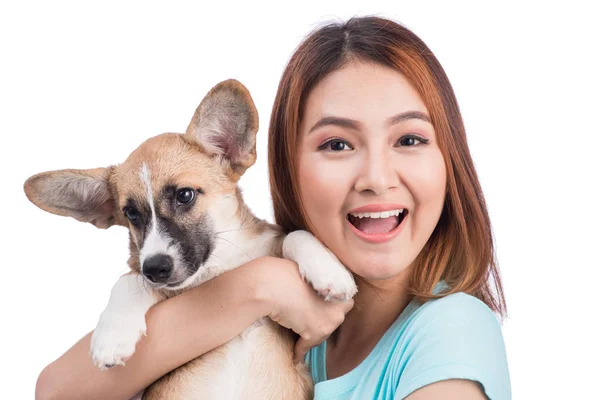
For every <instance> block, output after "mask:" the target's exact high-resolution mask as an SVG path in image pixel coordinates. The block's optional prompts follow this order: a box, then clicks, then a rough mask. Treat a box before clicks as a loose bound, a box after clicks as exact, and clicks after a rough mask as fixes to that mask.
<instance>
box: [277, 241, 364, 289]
mask: <svg viewBox="0 0 600 400" xmlns="http://www.w3.org/2000/svg"><path fill="white" fill-rule="evenodd" d="M283 256H284V257H285V258H287V259H290V260H293V261H295V262H296V263H298V266H299V268H300V274H301V275H302V277H303V278H304V279H305V280H306V281H307V282H309V283H310V284H311V285H312V287H313V288H314V289H315V290H316V291H317V292H318V293H319V294H320V295H321V296H323V298H325V300H327V301H329V300H340V301H343V300H350V299H351V298H352V297H354V295H355V294H356V292H357V291H358V288H357V287H356V283H355V282H354V276H352V273H351V272H350V271H348V270H347V269H346V267H344V265H343V264H342V263H341V262H340V260H338V258H337V257H336V256H335V254H333V253H332V252H331V251H330V250H329V249H328V248H327V247H325V246H324V245H323V244H322V243H321V242H319V241H318V240H317V238H315V237H314V236H313V235H311V234H310V233H309V232H306V231H295V232H292V233H290V234H289V235H287V236H286V238H285V240H284V242H283Z"/></svg>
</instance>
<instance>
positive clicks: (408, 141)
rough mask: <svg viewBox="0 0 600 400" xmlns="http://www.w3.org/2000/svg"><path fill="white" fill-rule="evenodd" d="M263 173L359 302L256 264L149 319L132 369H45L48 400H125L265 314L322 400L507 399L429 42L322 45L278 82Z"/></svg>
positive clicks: (357, 25) (452, 113)
mask: <svg viewBox="0 0 600 400" xmlns="http://www.w3.org/2000/svg"><path fill="white" fill-rule="evenodd" d="M269 167H270V179H271V191H272V198H273V202H274V210H275V220H276V222H277V223H278V224H279V225H281V226H282V227H283V228H284V229H285V230H286V231H288V232H289V231H294V230H297V229H307V230H310V231H311V232H313V233H314V234H315V235H316V236H317V237H318V238H319V239H320V240H321V241H322V242H323V243H324V244H325V245H326V246H327V247H329V248H330V249H331V250H332V251H333V252H334V253H335V254H336V256H338V258H339V259H340V260H341V261H342V262H343V263H344V264H345V265H346V266H347V267H348V269H349V270H351V271H352V272H353V273H354V274H355V276H356V278H357V280H358V282H359V293H358V294H357V295H356V297H355V299H354V303H353V302H352V301H351V302H346V303H329V302H324V301H322V300H321V299H320V298H319V297H318V296H316V295H315V294H314V292H313V291H312V290H311V289H310V288H309V287H308V285H307V284H305V283H304V282H302V280H301V278H300V276H299V274H298V272H297V268H296V265H295V264H294V263H293V262H290V261H287V260H282V259H277V258H261V259H258V260H254V261H252V262H250V263H248V264H245V265H243V266H241V267H239V268H237V269H235V270H233V271H231V272H229V273H226V274H224V275H221V276H219V277H217V278H215V279H213V280H211V281H209V282H207V283H205V284H203V285H201V286H199V287H198V288H195V289H193V290H191V291H188V292H186V293H184V294H182V295H180V296H176V297H174V298H172V299H169V300H167V301H164V302H162V303H159V304H158V305H156V306H155V307H153V308H152V309H151V310H150V312H149V313H148V314H147V325H148V336H147V337H146V338H144V339H143V340H142V341H141V342H140V343H139V344H138V346H137V348H136V352H135V354H134V355H133V357H132V358H131V359H130V360H129V361H128V362H127V365H126V366H125V367H123V368H114V369H111V370H109V371H107V372H100V371H99V370H97V369H96V368H95V367H93V366H92V363H91V362H90V360H89V356H88V349H89V340H90V335H88V336H86V337H85V338H83V339H82V340H81V341H79V342H78V343H77V344H75V345H74V346H73V347H72V348H71V349H70V350H68V351H67V352H66V353H65V354H64V355H63V356H62V357H60V358H59V359H58V360H56V361H55V362H53V363H52V364H50V365H49V366H48V367H46V368H45V369H44V371H42V373H41V374H40V377H39V379H38V386H37V390H36V392H37V396H38V397H39V398H60V399H63V398H86V399H92V398H102V399H105V398H124V399H126V398H129V397H131V396H132V395H134V394H135V393H136V392H137V391H139V390H140V389H142V388H144V387H146V386H147V385H149V384H150V383H152V382H153V381H154V380H156V379H157V378H159V377H160V376H162V375H163V374H165V373H166V372H168V371H170V370H172V369H174V368H176V367H177V366H179V365H182V364H184V363H185V362H187V361H189V360H191V359H193V358H195V357H198V356H199V355H201V354H204V353H205V352H207V351H210V350H211V349H213V348H215V347H217V346H219V345H220V344H222V343H224V342H226V341H228V340H230V339H231V338H233V337H234V336H236V335H238V334H239V333H241V332H242V331H243V330H244V329H245V328H246V327H248V326H249V325H250V324H251V323H252V322H253V321H255V320H256V319H258V318H260V317H261V316H264V315H268V316H270V317H271V318H273V319H274V320H275V321H277V322H279V323H280V324H282V325H284V326H287V327H289V328H291V329H293V330H294V331H295V332H297V333H298V334H299V335H300V339H299V340H298V343H297V346H296V358H297V359H301V358H302V357H304V356H305V354H306V353H307V352H308V353H307V354H306V360H307V362H308V363H309V365H310V367H311V370H312V375H313V378H314V380H315V383H316V387H315V398H317V399H349V398H352V399H367V398H369V399H370V398H377V399H379V398H381V399H384V398H385V399H392V398H394V399H402V398H406V399H410V400H419V399H442V398H443V399H448V398H460V399H485V398H486V396H487V398H491V399H494V400H496V399H508V398H510V381H509V375H508V368H507V364H506V354H505V350H504V343H503V339H502V334H501V331H500V327H499V325H498V322H497V320H496V317H495V316H494V312H495V313H497V314H498V315H500V316H504V314H505V312H506V309H505V302H504V297H503V293H502V286H501V282H500V278H499V274H498V271H497V268H496V265H495V259H494V252H493V241H492V234H491V227H490V221H489V218H488V215H487V210H486V205H485V201H484V199H483V195H482V192H481V188H480V185H479V183H478V180H477V176H476V173H475V169H474V166H473V162H472V160H471V157H470V154H469V150H468V147H467V141H466V137H465V132H464V127H463V123H462V119H461V116H460V113H459V109H458V105H457V103H456V99H455V96H454V93H453V91H452V88H451V86H450V83H449V82H448V79H447V77H446V75H445V73H444V71H443V69H442V68H441V66H440V65H439V63H438V61H437V60H436V58H435V57H434V56H433V54H432V53H431V51H430V50H429V49H428V48H427V47H426V46H425V44H424V43H423V42H422V41H421V40H420V39H419V38H417V37H416V36H415V35H414V34H413V33H412V32H410V31H409V30H407V29H406V28H404V27H402V26H400V25H398V24H396V23H394V22H393V21H389V20H385V19H380V18H375V17H367V18H354V19H351V20H350V21H348V22H347V23H345V24H332V25H328V26H325V27H322V28H320V29H318V30H317V31H315V32H314V33H312V34H311V35H310V36H309V37H308V38H307V39H306V40H305V41H304V42H303V43H302V44H301V45H300V47H299V48H298V49H297V50H296V52H295V53H294V55H293V56H292V58H291V60H290V62H289V64H288V66H287V68H286V70H285V72H284V74H283V78H282V80H281V82H280V85H279V89H278V93H277V96H276V100H275V104H274V108H273V113H272V116H271V124H270V127H269ZM389 210H392V211H394V214H399V215H398V216H396V215H390V214H388V213H385V212H386V211H389ZM381 211H384V213H383V214H380V213H379V212H381ZM374 213H375V214H374ZM399 223H400V225H398V224H399ZM198 304H202V307H198ZM352 306H353V307H352ZM350 308H352V309H351V310H350ZM349 310H350V311H349ZM346 313H347V315H345V314H346ZM344 315H345V318H344ZM315 346H316V347H315ZM309 350H310V351H309Z"/></svg>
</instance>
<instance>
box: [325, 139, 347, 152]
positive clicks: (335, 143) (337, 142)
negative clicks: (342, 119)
mask: <svg viewBox="0 0 600 400" xmlns="http://www.w3.org/2000/svg"><path fill="white" fill-rule="evenodd" d="M346 146H347V147H348V149H350V150H352V147H351V146H350V145H349V144H348V142H346V141H345V140H341V139H332V140H329V141H327V142H325V143H323V144H322V145H320V146H319V150H328V151H333V152H340V151H343V150H345V147H346Z"/></svg>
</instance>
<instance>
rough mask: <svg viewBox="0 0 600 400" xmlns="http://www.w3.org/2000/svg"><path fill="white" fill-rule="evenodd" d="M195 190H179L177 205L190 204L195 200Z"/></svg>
mask: <svg viewBox="0 0 600 400" xmlns="http://www.w3.org/2000/svg"><path fill="white" fill-rule="evenodd" d="M194 196H195V193H194V190H193V189H190V188H183V189H179V190H178V191H177V194H176V198H177V203H179V204H189V203H191V202H192V201H193V200H194Z"/></svg>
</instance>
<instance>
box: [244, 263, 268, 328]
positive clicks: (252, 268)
mask: <svg viewBox="0 0 600 400" xmlns="http://www.w3.org/2000/svg"><path fill="white" fill-rule="evenodd" d="M274 259H275V258H274V257H269V256H264V257H259V258H257V259H254V260H252V261H250V262H248V263H246V264H244V265H242V266H240V267H239V268H240V269H242V271H240V272H241V273H242V274H243V275H244V277H243V279H244V280H245V281H246V282H247V287H248V290H247V300H248V301H249V302H250V303H252V304H255V307H254V308H255V309H256V310H257V313H258V314H257V315H258V316H259V318H262V317H265V316H268V315H270V314H271V313H272V312H273V307H274V304H275V302H274V299H275V298H276V296H275V294H274V293H273V292H274V290H273V289H274V284H273V283H274V282H277V277H276V276H275V275H276V268H273V260H274Z"/></svg>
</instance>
